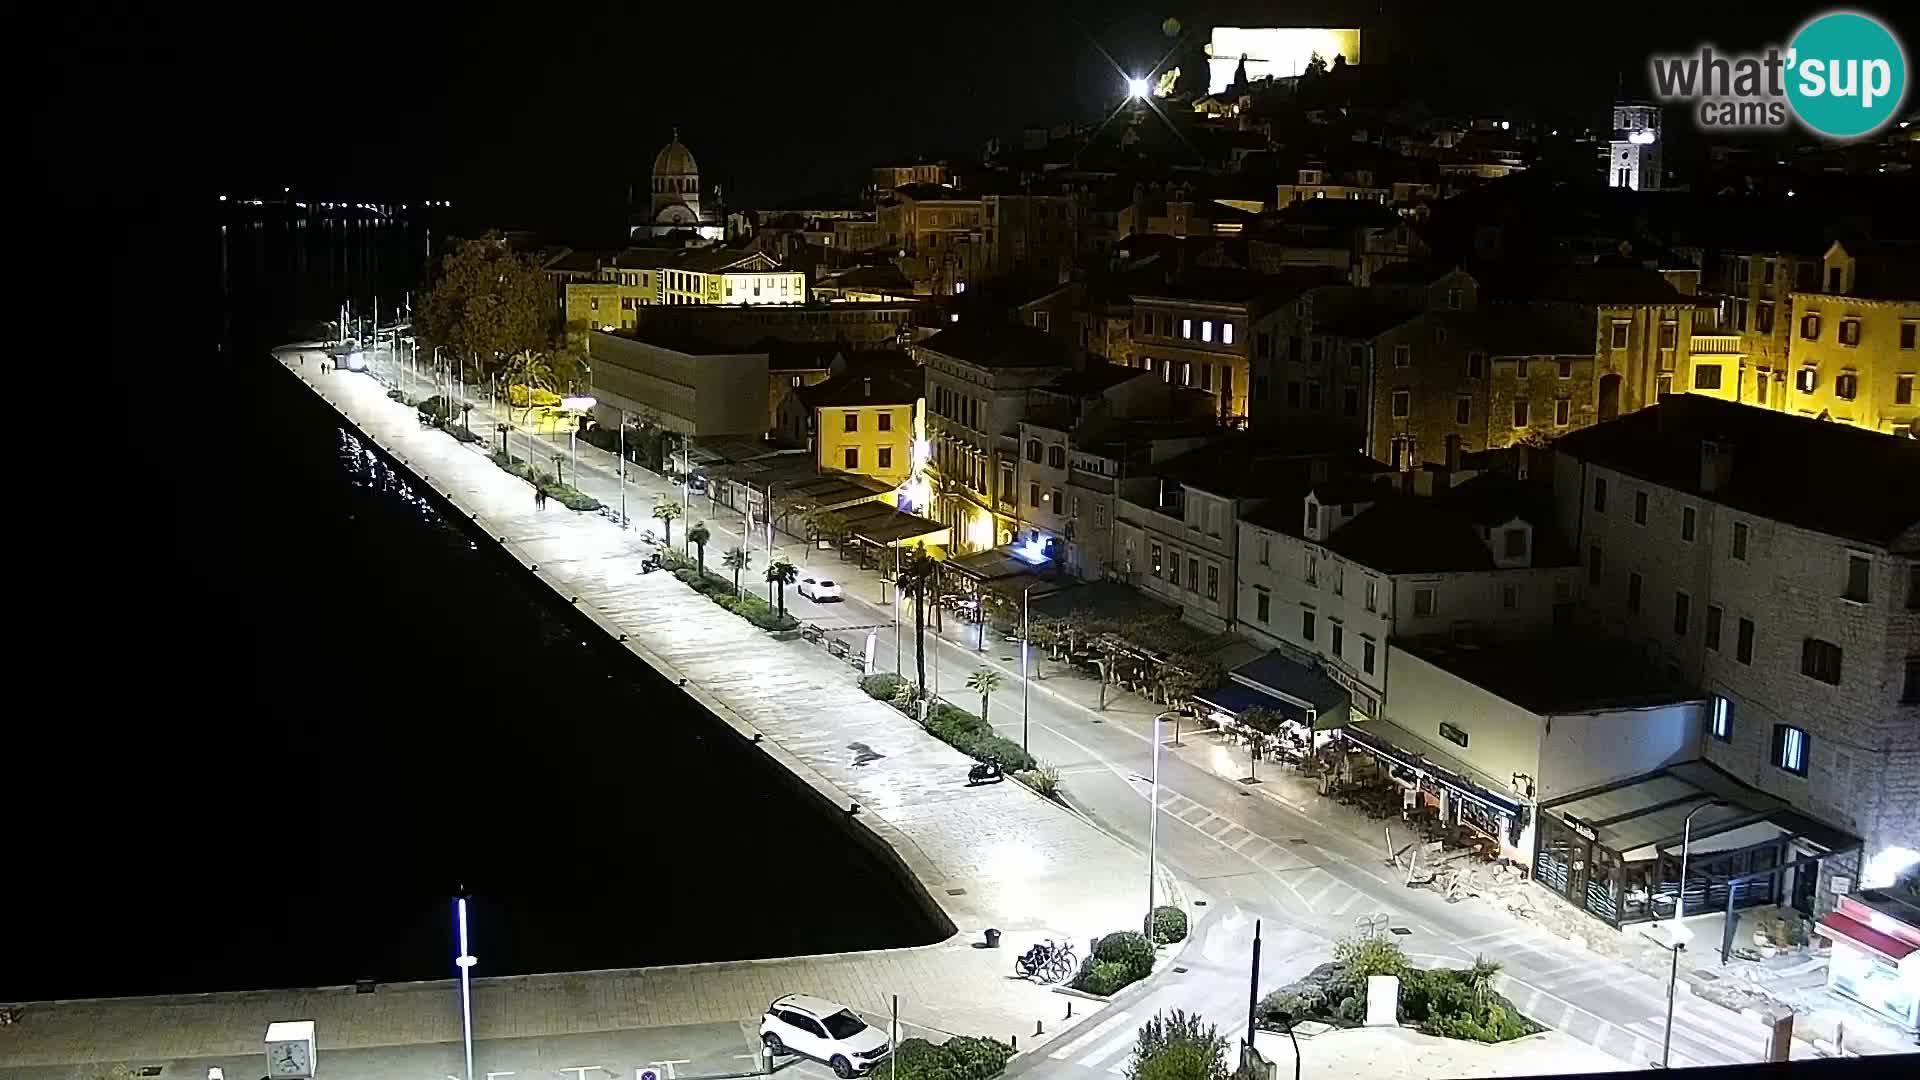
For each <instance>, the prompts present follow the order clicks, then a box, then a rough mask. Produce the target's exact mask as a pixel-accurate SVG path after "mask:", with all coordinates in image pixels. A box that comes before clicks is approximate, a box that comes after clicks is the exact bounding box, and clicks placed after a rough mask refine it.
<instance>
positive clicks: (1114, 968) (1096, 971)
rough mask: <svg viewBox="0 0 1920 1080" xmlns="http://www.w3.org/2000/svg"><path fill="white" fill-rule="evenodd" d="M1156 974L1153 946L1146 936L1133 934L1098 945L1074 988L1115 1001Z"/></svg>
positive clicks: (1120, 934) (1103, 940)
mask: <svg viewBox="0 0 1920 1080" xmlns="http://www.w3.org/2000/svg"><path fill="white" fill-rule="evenodd" d="M1151 974H1153V946H1152V945H1151V944H1149V943H1148V942H1147V939H1146V935H1144V934H1137V933H1135V932H1133V931H1132V930H1121V931H1119V932H1117V933H1112V934H1108V935H1107V936H1106V937H1103V938H1101V939H1100V940H1099V941H1098V942H1095V943H1094V946H1093V955H1092V956H1089V957H1087V958H1086V960H1084V961H1083V962H1081V964H1080V971H1079V973H1078V974H1076V975H1074V977H1073V983H1072V986H1073V988H1074V989H1075V990H1084V991H1086V992H1087V993H1089V994H1099V995H1100V996H1101V997H1111V996H1113V995H1114V994H1116V993H1119V992H1120V991H1121V990H1122V989H1125V988H1126V987H1128V986H1131V985H1132V984H1134V983H1136V982H1139V981H1140V980H1141V979H1144V978H1146V977H1147V976H1148V975H1151Z"/></svg>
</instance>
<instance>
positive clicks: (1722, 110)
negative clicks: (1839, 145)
mask: <svg viewBox="0 0 1920 1080" xmlns="http://www.w3.org/2000/svg"><path fill="white" fill-rule="evenodd" d="M1648 65H1649V67H1650V68H1651V69H1652V76H1653V90H1654V96H1655V97H1657V98H1659V99H1660V100H1661V101H1665V102H1679V101H1684V102H1687V103H1689V104H1690V105H1691V106H1692V108H1693V114H1694V119H1695V121H1696V122H1697V123H1698V124H1699V126H1700V128H1701V129H1702V130H1705V131H1778V130H1781V129H1783V128H1785V127H1786V126H1787V124H1788V122H1789V120H1790V119H1791V118H1798V119H1799V121H1800V123H1801V124H1803V125H1805V127H1806V128H1807V129H1808V130H1809V131H1812V132H1813V133H1814V134H1816V135H1824V136H1826V137H1827V138H1830V139H1857V138H1860V137H1862V136H1866V135H1871V134H1873V133H1874V132H1876V131H1878V130H1880V129H1881V128H1882V127H1884V126H1885V125H1886V123H1887V122H1888V121H1889V120H1891V119H1893V117H1894V115H1895V114H1896V113H1897V112H1898V111H1899V110H1900V105H1901V103H1902V102H1903V101H1905V100H1906V96H1907V54H1906V50H1905V49H1904V48H1902V47H1901V44H1900V39H1899V38H1898V37H1895V36H1894V33H1893V31H1892V30H1890V29H1888V28H1887V25H1886V24H1885V23H1883V22H1881V21H1880V20H1879V19H1876V18H1874V17H1873V16H1871V15H1863V14H1860V13H1859V12H1855V11H1830V12H1828V13H1826V14H1824V15H1820V16H1816V17H1815V18H1813V19H1811V20H1809V21H1808V22H1807V24H1806V25H1804V26H1802V27H1801V28H1800V29H1799V31H1798V32H1797V33H1795V34H1794V35H1793V41H1792V43H1791V44H1789V45H1788V46H1787V47H1786V48H1784V49H1783V48H1781V47H1780V46H1777V45H1771V46H1768V47H1767V49H1766V50H1765V51H1764V52H1757V53H1723V52H1720V51H1719V50H1717V49H1715V48H1714V47H1713V46H1711V45H1702V46H1701V47H1700V49H1699V51H1698V52H1694V53H1686V54H1666V55H1656V56H1653V57H1651V58H1650V59H1649V61H1648Z"/></svg>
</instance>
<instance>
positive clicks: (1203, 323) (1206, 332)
mask: <svg viewBox="0 0 1920 1080" xmlns="http://www.w3.org/2000/svg"><path fill="white" fill-rule="evenodd" d="M1200 340H1201V341H1212V340H1213V320H1212V319H1201V320H1200Z"/></svg>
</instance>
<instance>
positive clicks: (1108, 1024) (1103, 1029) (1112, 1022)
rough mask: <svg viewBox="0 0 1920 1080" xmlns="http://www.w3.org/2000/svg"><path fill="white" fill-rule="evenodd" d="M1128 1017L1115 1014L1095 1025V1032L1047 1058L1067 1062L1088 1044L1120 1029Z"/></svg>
mask: <svg viewBox="0 0 1920 1080" xmlns="http://www.w3.org/2000/svg"><path fill="white" fill-rule="evenodd" d="M1127 1016H1128V1014H1127V1013H1126V1012H1124V1011H1123V1012H1117V1013H1114V1014H1113V1015H1112V1016H1111V1017H1109V1018H1107V1019H1105V1020H1102V1021H1101V1022H1100V1023H1098V1024H1096V1025H1094V1027H1093V1030H1091V1031H1089V1032H1087V1033H1086V1034H1084V1035H1082V1036H1080V1037H1079V1038H1077V1039H1075V1040H1073V1041H1072V1042H1070V1043H1068V1044H1066V1045H1065V1046H1062V1047H1061V1048H1060V1049H1058V1050H1055V1051H1054V1052H1053V1053H1051V1054H1048V1055H1047V1056H1048V1057H1050V1058H1052V1059H1053V1060H1055V1061H1062V1060H1065V1059H1066V1058H1069V1057H1071V1056H1073V1055H1074V1054H1075V1053H1078V1052H1079V1050H1080V1048H1081V1047H1083V1046H1085V1045H1087V1044H1088V1043H1090V1042H1092V1041H1093V1040H1095V1039H1098V1038H1099V1037H1100V1036H1102V1035H1105V1034H1106V1033H1107V1032H1109V1031H1112V1030H1113V1029H1114V1028H1116V1027H1119V1026H1120V1025H1121V1024H1124V1023H1126V1022H1127Z"/></svg>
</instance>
